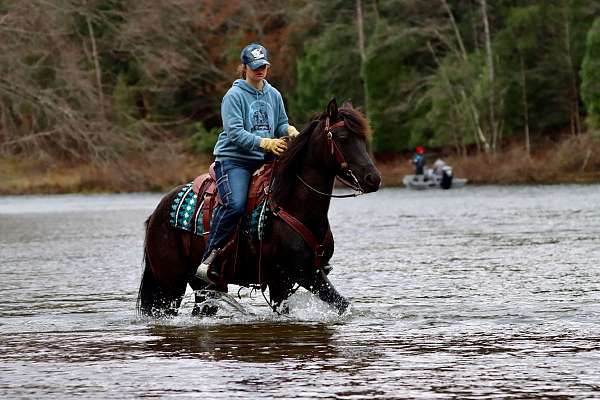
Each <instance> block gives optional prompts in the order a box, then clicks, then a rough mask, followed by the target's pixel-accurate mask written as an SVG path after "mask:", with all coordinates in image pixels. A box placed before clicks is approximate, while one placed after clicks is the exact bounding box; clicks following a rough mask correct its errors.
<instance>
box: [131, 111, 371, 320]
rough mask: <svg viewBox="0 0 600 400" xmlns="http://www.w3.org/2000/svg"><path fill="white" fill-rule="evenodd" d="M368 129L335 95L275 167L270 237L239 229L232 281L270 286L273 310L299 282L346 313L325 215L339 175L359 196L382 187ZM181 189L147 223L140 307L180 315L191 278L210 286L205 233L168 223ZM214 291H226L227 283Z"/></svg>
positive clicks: (151, 312) (195, 284)
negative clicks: (204, 267)
mask: <svg viewBox="0 0 600 400" xmlns="http://www.w3.org/2000/svg"><path fill="white" fill-rule="evenodd" d="M368 134H369V128H368V124H367V121H366V119H365V118H364V117H363V116H362V114H360V112H358V111H357V110H355V109H353V108H352V106H351V105H344V106H342V108H340V109H339V110H338V107H337V104H336V102H335V100H332V101H331V102H330V103H329V104H328V106H327V110H326V112H325V113H323V114H322V115H321V116H319V117H318V118H317V119H315V120H314V121H312V122H311V123H310V125H309V126H307V127H306V128H305V129H304V130H303V131H302V133H300V135H299V136H298V137H296V138H295V139H294V140H293V141H292V142H291V144H290V145H289V147H288V149H287V150H286V151H285V152H284V153H283V154H282V155H281V157H280V158H279V160H278V162H277V163H276V164H277V167H276V168H275V167H274V168H275V171H274V172H273V177H272V181H271V182H272V184H271V187H270V192H269V197H268V199H267V201H268V203H269V208H270V209H271V210H272V215H271V218H270V223H269V226H268V229H267V231H266V233H265V237H264V240H257V239H256V238H254V237H251V236H248V235H246V234H245V233H244V232H243V230H240V231H241V232H242V233H241V234H240V235H239V239H238V243H237V245H236V253H235V262H234V268H232V269H231V271H232V272H231V274H230V275H229V276H228V277H227V283H232V284H237V285H242V286H248V285H251V284H259V285H261V288H263V289H265V288H266V287H268V288H269V294H270V297H271V304H272V307H273V308H274V309H276V308H277V307H280V306H281V304H282V302H283V301H284V300H285V299H287V298H288V297H289V295H290V294H291V293H292V292H293V287H294V286H295V284H298V285H300V286H302V287H304V288H306V289H307V290H309V291H311V292H312V293H314V294H316V295H317V296H318V297H319V298H320V299H321V300H323V301H325V302H327V303H329V304H331V305H332V306H334V307H335V308H336V309H337V310H338V311H339V312H340V313H342V312H343V311H344V310H346V308H347V307H348V305H349V302H348V300H346V299H345V298H344V297H343V296H341V295H340V294H339V293H338V292H337V290H336V289H335V288H334V286H333V284H332V283H331V282H330V281H329V278H328V276H327V273H328V269H327V268H326V265H327V264H328V261H329V259H330V258H331V256H332V255H333V244H334V243H333V235H332V234H331V230H330V227H329V220H328V217H327V213H328V210H329V206H330V202H331V198H332V197H336V196H335V195H333V194H332V191H333V186H334V182H335V179H336V177H337V178H338V179H340V180H342V181H344V182H346V183H347V184H348V185H349V186H351V187H352V188H354V189H355V190H356V191H358V192H359V193H369V192H374V191H376V190H378V189H379V185H380V183H381V176H380V174H379V172H378V171H377V169H376V168H375V166H374V164H373V161H372V160H371V158H370V156H369V153H368V151H367V139H368ZM183 187H184V185H182V186H179V187H177V188H175V189H174V190H173V191H171V192H170V193H168V194H167V195H166V196H165V197H164V198H163V199H162V200H161V202H160V203H159V205H158V206H157V208H156V210H155V211H154V212H153V213H152V215H151V216H150V217H149V219H148V221H147V231H146V240H145V245H144V250H145V254H144V260H145V269H144V273H143V276H142V282H141V284H140V290H139V295H138V310H139V311H140V312H141V313H143V314H145V315H172V314H176V312H177V309H178V307H179V305H180V303H181V300H182V298H183V295H184V293H185V289H186V286H187V284H188V283H189V285H190V286H191V287H192V289H194V290H196V291H199V290H201V289H204V288H206V287H207V283H206V282H205V281H204V280H202V279H198V278H197V277H196V276H194V272H195V271H196V267H197V266H198V265H199V264H200V262H201V261H202V258H201V256H202V254H203V253H204V249H205V248H206V247H207V244H206V243H205V240H204V238H203V237H202V236H196V235H194V234H193V233H191V232H187V231H183V230H180V229H177V228H174V227H173V226H171V225H170V224H169V213H170V211H171V205H172V203H173V200H174V199H176V198H177V194H178V193H179V192H180V190H181V189H182V188H183ZM238 263H240V264H243V265H242V266H241V268H237V267H236V265H237V264H238ZM215 288H216V289H218V290H221V291H226V290H227V286H226V285H224V286H217V287H215ZM203 311H204V310H203Z"/></svg>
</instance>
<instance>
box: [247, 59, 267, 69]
mask: <svg viewBox="0 0 600 400" xmlns="http://www.w3.org/2000/svg"><path fill="white" fill-rule="evenodd" d="M263 65H271V63H270V62H268V61H267V60H256V61H252V62H251V63H250V64H248V67H250V69H251V70H253V71H254V70H255V69H257V68H260V67H262V66H263Z"/></svg>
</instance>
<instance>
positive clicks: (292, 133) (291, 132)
mask: <svg viewBox="0 0 600 400" xmlns="http://www.w3.org/2000/svg"><path fill="white" fill-rule="evenodd" d="M287 134H288V136H290V137H292V138H295V137H296V136H298V135H299V134H300V132H298V129H296V127H295V126H293V125H288V128H287Z"/></svg>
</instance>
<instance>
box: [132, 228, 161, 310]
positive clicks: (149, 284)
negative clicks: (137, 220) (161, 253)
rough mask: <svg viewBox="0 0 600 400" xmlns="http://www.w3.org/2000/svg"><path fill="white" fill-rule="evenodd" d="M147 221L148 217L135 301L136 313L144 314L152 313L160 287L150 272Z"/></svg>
mask: <svg viewBox="0 0 600 400" xmlns="http://www.w3.org/2000/svg"><path fill="white" fill-rule="evenodd" d="M149 221H150V218H148V219H147V220H146V238H145V239H144V258H143V261H142V265H143V268H144V270H143V272H142V280H141V282H140V288H139V290H138V298H137V302H136V308H137V312H138V314H140V315H146V316H151V315H153V311H154V307H155V304H156V301H157V299H158V297H159V296H160V294H159V293H160V288H159V287H158V283H157V282H156V278H155V277H154V274H153V273H152V267H151V265H150V258H149V257H148V246H147V244H146V241H147V240H148V223H149Z"/></svg>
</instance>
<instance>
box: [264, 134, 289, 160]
mask: <svg viewBox="0 0 600 400" xmlns="http://www.w3.org/2000/svg"><path fill="white" fill-rule="evenodd" d="M260 147H262V148H263V149H264V150H265V151H270V152H271V153H273V154H275V155H276V156H278V155H281V153H283V152H284V151H285V149H287V144H286V143H285V140H283V139H269V138H262V139H260Z"/></svg>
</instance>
